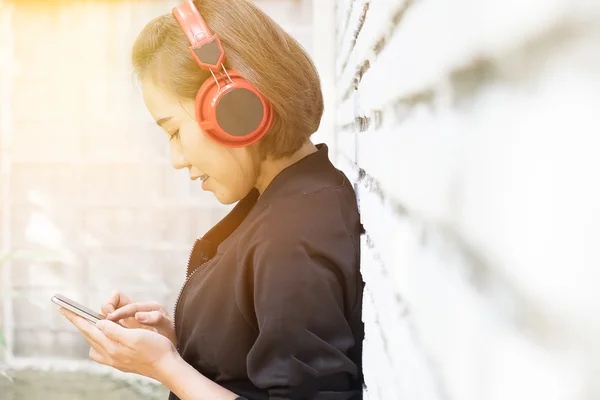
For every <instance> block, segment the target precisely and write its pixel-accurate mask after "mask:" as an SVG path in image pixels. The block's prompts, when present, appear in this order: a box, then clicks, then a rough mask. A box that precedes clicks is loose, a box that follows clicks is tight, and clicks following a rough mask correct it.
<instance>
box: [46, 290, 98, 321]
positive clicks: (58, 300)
mask: <svg viewBox="0 0 600 400" xmlns="http://www.w3.org/2000/svg"><path fill="white" fill-rule="evenodd" d="M52 302H53V303H54V304H56V305H58V306H60V307H64V308H66V309H67V310H69V311H72V312H74V313H75V314H77V315H79V316H80V317H83V318H85V319H87V320H88V321H90V322H91V323H93V324H95V323H96V322H98V321H100V320H101V319H104V315H102V314H99V313H97V312H95V311H94V310H92V309H89V308H87V307H85V306H83V305H81V304H79V303H77V302H76V301H73V300H71V299H69V298H68V297H65V296H63V295H60V294H55V295H54V296H52Z"/></svg>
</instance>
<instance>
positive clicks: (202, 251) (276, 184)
mask: <svg viewBox="0 0 600 400" xmlns="http://www.w3.org/2000/svg"><path fill="white" fill-rule="evenodd" d="M316 147H317V151H316V152H314V153H312V154H309V155H308V156H306V157H304V158H303V159H301V160H300V161H298V162H296V163H294V164H292V165H290V166H289V167H287V168H285V169H284V170H282V171H281V172H280V173H279V174H277V176H275V178H274V179H273V181H271V183H270V184H269V186H267V188H266V189H265V191H264V192H263V195H262V196H260V197H259V192H258V190H257V189H252V190H251V191H250V192H249V193H248V194H247V195H246V197H244V198H243V199H242V200H240V201H239V202H238V203H237V204H236V205H235V207H234V208H233V209H232V210H231V211H230V212H229V213H228V214H227V215H226V216H225V217H224V218H223V219H221V221H219V222H218V223H217V224H216V225H215V226H214V227H212V228H211V229H210V230H209V231H208V232H207V233H206V234H205V235H204V236H203V237H202V238H200V239H197V240H196V242H195V244H194V248H193V249H192V253H191V255H190V260H189V263H188V275H189V274H190V272H191V269H192V268H195V267H197V266H198V265H200V264H202V263H204V262H206V261H207V260H209V259H211V258H212V257H214V255H215V254H216V252H217V247H218V246H219V245H220V244H221V242H223V241H224V240H225V239H226V238H227V237H229V235H231V234H232V233H233V231H234V230H235V229H236V228H237V227H238V226H239V225H240V224H241V223H242V221H243V220H244V219H245V218H246V217H247V216H248V214H249V213H250V211H252V209H253V208H254V207H255V206H256V207H261V208H262V207H263V206H266V205H268V204H269V203H271V202H273V201H275V200H276V199H278V198H281V197H285V196H289V195H292V194H296V193H300V192H303V193H306V191H308V190H318V189H319V186H326V185H327V184H331V182H332V179H333V180H334V181H338V180H339V181H340V183H341V182H342V181H343V176H342V175H340V174H339V173H337V172H336V170H335V169H334V168H332V164H331V162H330V161H329V149H328V148H327V145H326V144H324V143H322V144H318V145H317V146H316Z"/></svg>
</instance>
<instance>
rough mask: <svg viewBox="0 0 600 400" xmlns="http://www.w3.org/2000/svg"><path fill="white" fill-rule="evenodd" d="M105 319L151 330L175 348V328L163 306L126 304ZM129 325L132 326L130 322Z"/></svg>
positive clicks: (153, 303)
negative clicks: (134, 323)
mask: <svg viewBox="0 0 600 400" xmlns="http://www.w3.org/2000/svg"><path fill="white" fill-rule="evenodd" d="M106 319H108V320H110V321H119V320H124V321H131V320H133V321H135V322H136V323H138V324H139V325H141V326H142V327H145V329H148V328H149V329H152V330H154V331H155V332H158V333H160V334H161V335H163V336H164V337H166V338H167V339H169V340H170V341H171V343H173V346H177V337H176V336H175V327H174V324H173V319H172V318H171V317H170V316H169V314H168V313H167V311H166V310H165V308H164V307H163V306H161V305H160V304H158V303H156V302H150V303H131V302H130V303H128V304H126V305H124V306H122V307H120V308H118V309H117V310H116V311H114V312H111V313H109V314H108V315H107V316H106ZM129 325H132V323H131V322H130V323H129Z"/></svg>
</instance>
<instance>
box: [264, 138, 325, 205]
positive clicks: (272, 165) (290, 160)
mask: <svg viewBox="0 0 600 400" xmlns="http://www.w3.org/2000/svg"><path fill="white" fill-rule="evenodd" d="M316 151H317V148H316V147H315V145H314V144H312V142H311V141H310V140H309V141H307V142H306V143H305V144H303V145H302V147H300V149H298V151H296V152H295V153H294V154H292V155H291V156H289V157H284V158H280V159H278V160H270V159H267V160H265V161H263V162H262V164H261V169H260V171H261V174H260V176H259V177H258V179H257V180H256V185H255V187H256V188H257V189H258V191H259V193H260V194H261V195H262V194H263V192H264V191H265V189H266V188H267V186H269V184H270V183H271V182H272V181H273V179H275V177H276V176H277V175H278V174H279V173H280V172H281V171H283V170H284V169H286V168H287V167H289V166H290V165H293V164H295V163H297V162H298V161H300V160H302V159H303V158H304V157H306V156H308V155H309V154H312V153H315V152H316Z"/></svg>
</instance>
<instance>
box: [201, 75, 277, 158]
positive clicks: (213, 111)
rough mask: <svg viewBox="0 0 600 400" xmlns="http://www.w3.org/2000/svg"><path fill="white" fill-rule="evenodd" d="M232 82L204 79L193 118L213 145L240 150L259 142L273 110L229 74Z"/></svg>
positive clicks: (248, 83)
mask: <svg viewBox="0 0 600 400" xmlns="http://www.w3.org/2000/svg"><path fill="white" fill-rule="evenodd" d="M229 76H230V77H231V80H232V82H230V81H227V84H225V82H223V83H222V84H221V86H220V87H219V85H217V83H216V81H215V80H214V79H210V78H209V79H208V80H207V81H206V82H204V84H203V85H202V86H201V87H200V90H199V91H198V94H197V95H196V104H195V106H196V119H197V121H198V124H199V125H200V128H202V130H203V131H204V132H205V133H206V134H207V135H208V136H209V137H210V138H212V139H213V140H215V141H216V142H218V143H220V144H222V145H225V146H229V147H242V146H247V145H249V144H252V143H254V142H256V141H258V140H260V139H261V138H262V137H263V136H264V135H265V134H266V133H267V132H268V130H269V128H270V127H271V123H272V121H273V108H272V106H271V104H270V103H269V102H268V101H267V100H266V99H265V98H264V97H263V96H262V95H261V94H260V92H259V91H258V90H257V89H256V88H255V87H254V85H252V84H251V83H250V82H248V81H246V80H245V79H243V78H242V77H241V76H240V75H239V74H238V73H237V72H235V71H230V73H229Z"/></svg>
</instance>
